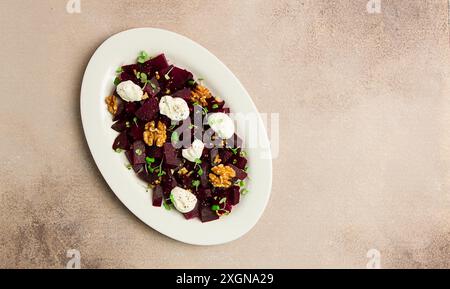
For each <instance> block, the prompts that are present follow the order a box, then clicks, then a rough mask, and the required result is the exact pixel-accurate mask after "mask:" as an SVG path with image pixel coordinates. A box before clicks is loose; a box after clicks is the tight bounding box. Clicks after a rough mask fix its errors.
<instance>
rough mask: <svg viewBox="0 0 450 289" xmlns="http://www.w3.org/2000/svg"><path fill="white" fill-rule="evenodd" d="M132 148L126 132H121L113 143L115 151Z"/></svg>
mask: <svg viewBox="0 0 450 289" xmlns="http://www.w3.org/2000/svg"><path fill="white" fill-rule="evenodd" d="M129 148H130V142H129V141H128V136H127V133H126V132H121V133H120V134H119V135H118V136H117V137H116V139H115V140H114V143H113V150H117V149H122V150H128V149H129Z"/></svg>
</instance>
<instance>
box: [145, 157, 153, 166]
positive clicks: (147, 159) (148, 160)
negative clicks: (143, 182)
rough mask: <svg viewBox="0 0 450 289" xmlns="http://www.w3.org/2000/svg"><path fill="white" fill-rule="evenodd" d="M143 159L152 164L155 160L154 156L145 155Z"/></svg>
mask: <svg viewBox="0 0 450 289" xmlns="http://www.w3.org/2000/svg"><path fill="white" fill-rule="evenodd" d="M145 161H146V162H147V164H153V163H154V162H155V158H149V157H146V158H145Z"/></svg>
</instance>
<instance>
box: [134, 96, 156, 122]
mask: <svg viewBox="0 0 450 289" xmlns="http://www.w3.org/2000/svg"><path fill="white" fill-rule="evenodd" d="M158 111H159V102H158V99H157V98H156V97H150V98H149V99H147V100H146V101H145V102H144V104H142V106H141V108H139V109H138V110H137V111H136V116H137V117H138V118H139V119H141V120H143V121H151V120H153V119H154V118H155V116H156V114H157V113H158Z"/></svg>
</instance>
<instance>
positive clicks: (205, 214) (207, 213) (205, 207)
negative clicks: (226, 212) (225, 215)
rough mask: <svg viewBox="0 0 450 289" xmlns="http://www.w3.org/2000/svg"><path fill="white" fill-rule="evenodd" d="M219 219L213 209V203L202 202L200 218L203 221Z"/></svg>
mask: <svg viewBox="0 0 450 289" xmlns="http://www.w3.org/2000/svg"><path fill="white" fill-rule="evenodd" d="M217 219H219V216H218V215H217V214H216V212H214V211H213V210H211V205H210V204H209V203H202V204H201V205H200V220H201V221H202V222H203V223H206V222H211V221H214V220H217Z"/></svg>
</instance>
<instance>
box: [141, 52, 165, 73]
mask: <svg viewBox="0 0 450 289" xmlns="http://www.w3.org/2000/svg"><path fill="white" fill-rule="evenodd" d="M168 66H169V63H167V59H166V56H165V55H164V54H160V55H158V56H156V57H154V58H152V59H150V60H148V61H146V62H145V63H144V64H142V72H145V73H147V74H149V75H150V74H154V73H155V72H156V71H160V70H162V69H164V68H167V67H168Z"/></svg>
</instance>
